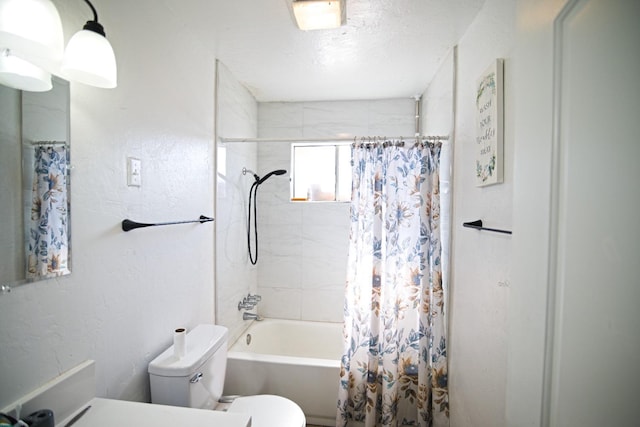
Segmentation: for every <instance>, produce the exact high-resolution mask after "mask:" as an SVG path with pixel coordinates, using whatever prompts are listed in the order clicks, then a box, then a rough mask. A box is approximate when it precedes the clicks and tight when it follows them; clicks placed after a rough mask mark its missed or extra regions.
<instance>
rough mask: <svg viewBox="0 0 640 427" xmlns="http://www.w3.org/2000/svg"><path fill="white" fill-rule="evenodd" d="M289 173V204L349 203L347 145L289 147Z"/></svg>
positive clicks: (322, 144)
mask: <svg viewBox="0 0 640 427" xmlns="http://www.w3.org/2000/svg"><path fill="white" fill-rule="evenodd" d="M291 171H292V175H291V176H292V180H291V200H292V201H312V202H348V201H350V200H351V146H350V145H349V143H343V144H335V143H317V144H292V145H291Z"/></svg>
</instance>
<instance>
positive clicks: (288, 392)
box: [224, 319, 342, 426]
mask: <svg viewBox="0 0 640 427" xmlns="http://www.w3.org/2000/svg"><path fill="white" fill-rule="evenodd" d="M249 336H250V337H251V338H250V340H249V339H248V337H249ZM248 341H250V343H249V344H247V342H248ZM341 357H342V324H341V323H323V322H307V321H298V320H280V319H264V320H263V321H261V322H253V323H252V325H251V326H250V327H249V329H248V330H247V331H246V332H245V333H244V334H243V335H242V336H240V338H239V339H238V340H237V341H236V342H235V343H234V344H233V345H231V347H230V348H229V354H228V356H227V374H226V379H225V385H224V394H227V395H232V394H240V395H254V394H276V395H279V396H284V397H286V398H288V399H291V400H293V401H294V402H296V403H297V404H298V405H300V407H301V408H302V410H303V411H304V413H305V416H306V418H307V423H309V424H318V425H325V426H335V419H336V411H337V410H336V405H337V400H338V383H339V380H340V376H339V375H340V358H341Z"/></svg>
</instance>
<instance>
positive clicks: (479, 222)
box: [462, 219, 513, 234]
mask: <svg viewBox="0 0 640 427" xmlns="http://www.w3.org/2000/svg"><path fill="white" fill-rule="evenodd" d="M462 226H463V227H467V228H475V229H476V230H486V231H493V232H495V233H503V234H513V233H512V232H511V231H510V230H499V229H497V228H488V227H483V226H482V220H481V219H479V220H477V221H471V222H463V223H462Z"/></svg>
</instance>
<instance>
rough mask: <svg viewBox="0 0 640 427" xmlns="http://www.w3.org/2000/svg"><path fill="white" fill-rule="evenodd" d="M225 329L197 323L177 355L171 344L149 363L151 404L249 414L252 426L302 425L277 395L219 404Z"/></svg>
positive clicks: (293, 407) (286, 401)
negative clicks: (180, 354) (182, 352)
mask: <svg viewBox="0 0 640 427" xmlns="http://www.w3.org/2000/svg"><path fill="white" fill-rule="evenodd" d="M227 340H228V331H227V328H225V327H224V326H219V325H198V326H196V327H195V328H194V329H193V330H192V331H190V332H189V333H188V334H187V336H186V351H185V354H184V356H183V357H180V358H178V357H177V356H176V355H175V354H174V347H173V346H171V347H169V348H168V349H167V350H165V351H164V352H163V353H162V354H160V355H159V356H158V357H156V358H155V359H153V360H152V361H151V362H150V363H149V379H150V381H151V403H155V404H161V405H172V406H185V407H190V408H200V409H218V410H220V409H224V410H227V411H228V412H237V413H244V414H248V415H250V416H251V426H252V427H273V426H278V427H304V426H305V425H306V420H305V417H304V413H303V412H302V409H300V407H299V406H298V405H297V404H296V403H294V402H292V401H291V400H289V399H285V398H284V397H281V396H272V395H257V396H243V397H238V398H236V399H234V400H233V401H232V402H231V404H230V405H229V404H225V403H219V400H220V398H221V397H222V389H223V386H224V376H225V370H226V368H227Z"/></svg>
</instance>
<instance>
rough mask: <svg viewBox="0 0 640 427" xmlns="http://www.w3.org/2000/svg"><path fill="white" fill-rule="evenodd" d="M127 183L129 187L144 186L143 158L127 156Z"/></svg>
mask: <svg viewBox="0 0 640 427" xmlns="http://www.w3.org/2000/svg"><path fill="white" fill-rule="evenodd" d="M127 185H128V186H129V187H140V186H142V160H140V159H136V158H135V157H127Z"/></svg>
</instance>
